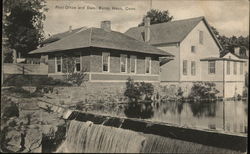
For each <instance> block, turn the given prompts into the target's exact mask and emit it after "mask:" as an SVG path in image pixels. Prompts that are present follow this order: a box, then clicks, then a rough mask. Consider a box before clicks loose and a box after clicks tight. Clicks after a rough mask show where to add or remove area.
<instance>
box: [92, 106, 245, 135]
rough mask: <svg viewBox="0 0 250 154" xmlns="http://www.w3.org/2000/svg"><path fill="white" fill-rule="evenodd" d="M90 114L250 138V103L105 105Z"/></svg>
mask: <svg viewBox="0 0 250 154" xmlns="http://www.w3.org/2000/svg"><path fill="white" fill-rule="evenodd" d="M118 107H119V108H118ZM117 109H119V110H117ZM88 112H93V113H97V114H106V115H112V116H119V117H131V118H141V119H147V120H151V121H158V122H166V123H171V124H176V125H180V126H184V127H190V128H200V129H215V130H218V131H223V132H229V133H237V134H238V133H244V134H246V133H247V127H248V124H247V121H248V102H247V101H224V102H222V101H218V102H209V103H204V102H196V103H192V102H189V103H185V102H161V103H146V104H137V105H134V104H130V103H129V105H125V106H115V105H112V106H109V105H104V107H103V108H101V109H100V108H99V107H98V108H95V107H94V105H93V108H91V109H90V110H88Z"/></svg>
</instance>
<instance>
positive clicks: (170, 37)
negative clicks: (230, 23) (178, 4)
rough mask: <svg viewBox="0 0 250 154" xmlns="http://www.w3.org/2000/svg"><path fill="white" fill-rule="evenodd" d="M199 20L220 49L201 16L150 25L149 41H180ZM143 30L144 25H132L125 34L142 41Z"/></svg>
mask: <svg viewBox="0 0 250 154" xmlns="http://www.w3.org/2000/svg"><path fill="white" fill-rule="evenodd" d="M200 21H204V23H205V25H206V26H207V28H208V30H209V32H210V33H211V35H212V37H213V38H214V40H215V42H216V44H217V45H218V47H219V48H220V49H222V46H221V45H220V43H219V41H218V40H217V38H216V36H215V35H214V33H213V31H212V30H211V28H210V26H209V24H208V23H207V21H206V19H205V18H204V17H203V16H202V17H196V18H190V19H184V20H176V21H171V22H166V23H159V24H153V25H150V27H149V28H150V41H149V43H150V44H152V45H156V44H162V43H178V42H181V41H183V40H184V39H185V38H186V36H187V35H188V34H189V33H190V32H191V31H192V30H193V28H194V27H195V26H196V25H197V24H198V23H199V22H200ZM143 32H144V26H141V27H132V28H130V29H128V30H127V31H126V32H125V34H126V35H128V36H130V37H133V38H135V39H137V40H140V41H144V36H143Z"/></svg>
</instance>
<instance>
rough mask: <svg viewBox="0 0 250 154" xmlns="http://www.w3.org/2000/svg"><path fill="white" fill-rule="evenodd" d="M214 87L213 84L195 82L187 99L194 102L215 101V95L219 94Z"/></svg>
mask: <svg viewBox="0 0 250 154" xmlns="http://www.w3.org/2000/svg"><path fill="white" fill-rule="evenodd" d="M215 86H216V85H215V83H213V82H195V83H194V84H193V86H192V88H191V92H190V94H189V98H190V99H194V100H204V99H215V98H216V94H218V93H219V91H218V90H217V89H216V88H215Z"/></svg>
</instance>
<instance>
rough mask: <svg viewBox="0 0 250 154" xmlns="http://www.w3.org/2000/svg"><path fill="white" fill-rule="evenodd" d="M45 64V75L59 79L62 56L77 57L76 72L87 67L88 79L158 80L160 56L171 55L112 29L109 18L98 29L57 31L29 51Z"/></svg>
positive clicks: (91, 80)
mask: <svg viewBox="0 0 250 154" xmlns="http://www.w3.org/2000/svg"><path fill="white" fill-rule="evenodd" d="M29 54H31V55H40V56H41V59H43V60H42V61H44V63H47V64H48V76H51V77H53V78H59V79H62V78H63V76H65V73H66V69H65V68H64V67H63V65H64V62H65V58H67V57H69V56H73V57H75V59H76V64H75V71H81V70H82V69H83V68H84V69H86V70H87V77H86V78H87V79H88V81H89V82H125V81H126V80H127V79H128V78H129V77H131V78H133V79H134V80H135V81H146V82H159V67H160V65H159V57H173V55H171V54H169V53H167V52H165V51H162V50H161V49H158V48H156V47H153V46H151V45H149V44H147V43H144V42H141V41H138V40H136V39H134V38H131V37H128V36H127V35H125V34H122V33H119V32H115V31H112V30H111V24H110V21H103V22H102V23H101V28H85V27H83V28H79V29H76V30H70V31H68V32H65V33H61V34H57V35H54V36H52V37H51V38H49V39H47V40H45V41H44V42H43V45H42V47H40V48H38V49H36V50H34V51H31V52H30V53H29Z"/></svg>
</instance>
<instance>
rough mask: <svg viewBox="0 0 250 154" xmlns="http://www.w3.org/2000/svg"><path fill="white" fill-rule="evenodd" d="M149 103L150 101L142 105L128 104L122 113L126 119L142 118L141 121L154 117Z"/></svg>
mask: <svg viewBox="0 0 250 154" xmlns="http://www.w3.org/2000/svg"><path fill="white" fill-rule="evenodd" d="M151 103H152V101H150V102H144V103H135V102H130V103H128V105H127V106H126V107H125V110H124V113H125V115H126V116H127V117H130V118H142V119H148V118H152V117H153V115H154V111H153V106H152V105H151Z"/></svg>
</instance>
